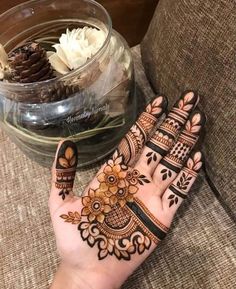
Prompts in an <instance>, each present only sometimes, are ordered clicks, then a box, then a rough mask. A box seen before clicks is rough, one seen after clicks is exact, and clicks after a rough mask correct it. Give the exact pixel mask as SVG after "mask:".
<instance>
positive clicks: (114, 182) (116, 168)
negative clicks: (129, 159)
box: [97, 157, 127, 197]
mask: <svg viewBox="0 0 236 289" xmlns="http://www.w3.org/2000/svg"><path fill="white" fill-rule="evenodd" d="M121 162H122V157H117V158H114V159H113V160H109V161H108V162H107V165H106V166H105V168H104V170H103V172H102V173H100V174H99V175H98V176H97V179H98V181H99V183H100V186H99V189H100V191H102V192H105V193H106V196H108V197H110V196H112V195H115V194H116V193H117V192H118V190H119V189H124V188H125V187H126V182H125V177H126V171H124V169H127V167H126V166H124V165H122V164H121Z"/></svg>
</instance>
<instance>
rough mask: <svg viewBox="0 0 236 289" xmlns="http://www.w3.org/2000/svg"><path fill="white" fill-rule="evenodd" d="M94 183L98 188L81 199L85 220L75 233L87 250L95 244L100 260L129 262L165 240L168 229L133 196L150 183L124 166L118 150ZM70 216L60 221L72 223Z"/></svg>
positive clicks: (64, 216) (133, 170)
mask: <svg viewBox="0 0 236 289" xmlns="http://www.w3.org/2000/svg"><path fill="white" fill-rule="evenodd" d="M97 180H98V182H99V185H98V188H97V189H95V190H93V189H90V190H89V192H88V196H85V197H83V198H82V204H83V208H82V211H81V216H82V217H83V218H84V220H83V221H82V222H80V223H79V226H78V230H79V231H80V234H81V237H82V239H83V240H84V241H86V242H87V243H88V245H89V246H90V247H94V246H95V244H97V247H98V258H99V260H102V259H104V258H105V257H106V256H108V255H114V256H116V257H117V258H118V259H119V260H120V259H124V260H130V258H131V255H132V254H135V253H136V252H138V253H139V254H142V253H143V252H144V251H145V250H148V249H149V248H150V246H151V244H152V243H154V244H157V243H158V242H159V241H160V240H162V239H163V238H164V237H165V235H166V233H167V230H168V229H167V228H166V227H165V226H164V225H162V224H161V223H160V222H159V221H158V220H157V219H156V218H155V217H154V216H153V215H152V214H151V213H150V212H149V210H148V209H147V208H146V207H145V205H144V204H143V203H142V202H141V201H140V200H139V199H138V198H137V197H135V194H136V193H137V192H138V189H139V186H140V185H144V184H147V183H150V181H149V180H148V178H147V177H146V176H144V175H142V174H140V172H139V171H138V170H136V169H131V168H128V167H127V166H126V165H124V164H123V157H122V156H121V155H119V153H118V151H116V152H115V154H114V155H113V158H112V159H111V160H109V161H108V162H107V163H106V165H105V167H104V169H103V171H102V172H101V173H100V174H98V175H97ZM70 215H71V214H69V213H68V215H62V216H61V218H63V219H64V220H65V221H66V222H71V219H70V218H71V216H72V215H71V216H70ZM72 223H73V222H72Z"/></svg>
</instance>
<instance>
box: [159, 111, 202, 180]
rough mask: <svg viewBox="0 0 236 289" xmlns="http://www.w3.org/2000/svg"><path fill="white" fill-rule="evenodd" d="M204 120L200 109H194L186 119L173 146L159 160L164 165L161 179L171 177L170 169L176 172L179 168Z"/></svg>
mask: <svg viewBox="0 0 236 289" xmlns="http://www.w3.org/2000/svg"><path fill="white" fill-rule="evenodd" d="M204 122H205V117H204V115H203V114H202V113H201V112H200V111H199V112H197V111H196V112H195V113H194V114H193V115H192V116H191V117H190V119H189V120H188V121H187V123H186V125H185V128H184V129H183V131H182V132H181V134H180V136H179V138H178V140H177V142H176V143H175V145H174V147H173V148H172V149H171V151H170V152H169V153H168V154H167V155H166V156H165V157H164V158H163V159H162V160H161V161H160V164H162V165H163V166H164V167H165V168H164V169H162V170H161V174H162V180H165V179H166V178H167V177H171V175H172V171H174V172H176V173H178V172H179V171H180V170H181V168H182V166H183V164H184V162H185V161H186V158H187V156H188V155H189V153H190V152H191V150H192V148H193V147H194V145H195V144H196V142H197V140H198V137H199V133H200V130H201V127H202V125H203V124H204Z"/></svg>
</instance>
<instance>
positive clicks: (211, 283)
mask: <svg viewBox="0 0 236 289" xmlns="http://www.w3.org/2000/svg"><path fill="white" fill-rule="evenodd" d="M133 53H134V57H135V63H136V77H137V80H138V83H139V86H140V87H141V88H143V90H144V91H145V94H146V95H147V96H148V97H152V94H153V92H152V90H151V89H150V87H149V86H148V83H147V80H146V79H145V75H144V71H143V68H142V66H141V62H140V54H139V50H138V48H136V49H135V50H134V52H133ZM0 151H1V154H0V162H1V170H0V179H1V187H0V194H1V199H0V214H1V215H0V216H1V222H0V268H1V270H0V288H1V289H8V288H9V289H10V288H14V289H23V288H24V289H33V288H37V289H41V288H42V289H44V288H48V287H49V284H50V283H51V281H52V278H53V275H54V273H55V271H56V266H57V263H58V256H57V253H56V244H55V239H54V234H53V230H52V225H51V221H50V216H49V211H48V205H47V203H48V196H49V189H50V170H48V169H45V168H42V167H40V166H39V165H37V164H36V163H33V162H32V161H31V160H29V159H27V158H26V157H25V156H24V155H23V154H22V153H21V152H20V150H19V149H18V148H17V147H16V146H15V145H14V144H13V143H12V142H10V141H9V139H8V138H7V137H6V135H5V134H4V133H3V132H2V131H0ZM97 169H98V166H91V167H90V168H87V169H86V170H82V171H80V172H79V173H78V174H77V175H76V188H75V192H81V191H83V190H84V189H85V187H86V185H87V183H88V182H89V181H90V180H91V179H92V177H93V176H94V174H95V172H96V171H97ZM235 244H236V233H235V228H234V224H233V222H232V221H231V220H230V218H229V217H228V216H227V214H226V213H225V212H224V209H223V208H222V207H221V206H220V204H219V202H218V201H217V199H216V198H215V197H214V195H213V194H212V192H211V190H210V188H209V187H208V185H207V184H206V182H205V180H204V179H203V177H201V178H200V179H199V180H198V182H197V184H196V185H195V187H194V189H193V192H192V194H191V195H190V198H189V199H188V200H187V201H186V202H185V204H184V205H183V207H182V208H181V210H180V211H179V213H178V216H177V219H176V221H175V223H174V226H173V227H172V230H171V231H170V234H169V235H168V236H167V238H166V239H165V240H164V241H163V243H162V244H161V245H160V247H159V248H158V249H157V250H156V251H155V253H153V254H152V256H151V257H150V258H149V259H148V260H147V261H146V262H145V263H144V264H143V266H142V267H140V269H138V270H137V272H136V273H135V274H134V275H133V276H132V277H131V278H130V279H129V280H128V281H127V283H126V284H125V285H124V287H123V288H127V289H128V288H129V289H132V288H135V289H138V288H140V289H152V288H153V289H154V288H155V289H158V288H187V289H189V288H204V289H208V288H209V289H211V288H214V289H217V288H219V289H221V288H228V289H230V288H233V287H234V284H235V283H236V276H235V274H233V272H235V269H236V267H235ZM224 286H226V287H224Z"/></svg>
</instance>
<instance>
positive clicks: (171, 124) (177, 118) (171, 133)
mask: <svg viewBox="0 0 236 289" xmlns="http://www.w3.org/2000/svg"><path fill="white" fill-rule="evenodd" d="M197 101H198V97H197V96H196V95H195V94H194V93H193V92H188V93H186V94H185V95H184V96H183V97H182V98H181V99H180V100H179V101H178V102H177V103H176V104H175V105H174V107H173V109H172V110H171V111H170V113H169V114H168V116H167V118H166V119H165V120H164V122H163V123H162V124H161V126H160V128H159V129H158V130H157V131H156V133H155V134H154V135H153V137H152V138H151V140H150V141H149V142H147V146H148V147H149V148H151V149H152V150H153V151H155V152H157V153H159V154H160V155H161V156H165V155H166V154H167V152H168V151H169V150H170V148H171V147H172V146H173V144H174V142H175V139H176V137H177V135H178V133H179V132H180V129H181V127H183V125H184V124H185V122H186V120H187V118H188V117H189V113H190V112H191V111H192V110H193V108H194V107H195V106H196V103H197ZM147 158H148V164H150V163H151V162H152V161H155V160H154V158H152V159H150V156H147Z"/></svg>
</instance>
